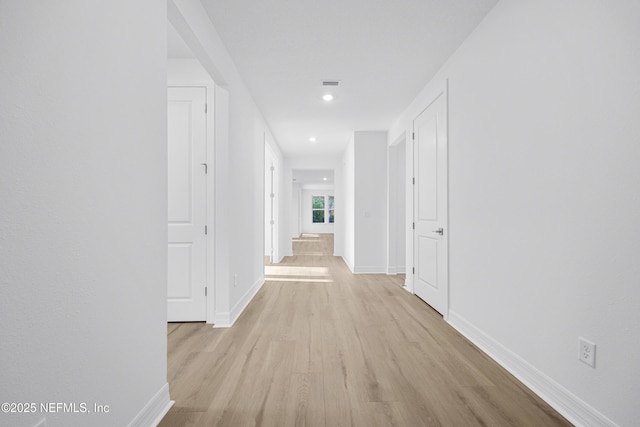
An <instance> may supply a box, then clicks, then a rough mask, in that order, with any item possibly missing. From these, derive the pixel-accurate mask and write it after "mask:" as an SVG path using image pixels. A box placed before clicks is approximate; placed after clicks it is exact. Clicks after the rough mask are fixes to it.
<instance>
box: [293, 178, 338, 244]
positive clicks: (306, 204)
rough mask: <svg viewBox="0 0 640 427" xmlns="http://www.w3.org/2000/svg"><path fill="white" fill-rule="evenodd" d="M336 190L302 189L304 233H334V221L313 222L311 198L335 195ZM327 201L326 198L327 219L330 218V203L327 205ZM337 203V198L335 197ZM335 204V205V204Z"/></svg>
mask: <svg viewBox="0 0 640 427" xmlns="http://www.w3.org/2000/svg"><path fill="white" fill-rule="evenodd" d="M333 195H334V191H333V190H328V189H317V190H309V189H304V190H302V199H301V200H302V201H301V205H300V206H301V207H302V232H303V233H333V232H334V223H329V222H325V223H313V221H312V220H313V218H312V213H311V210H312V209H311V198H312V197H313V196H333ZM326 203H327V201H326V198H325V220H328V218H329V217H328V210H327V209H326V208H327V207H328V205H326ZM334 203H335V199H334ZM334 206H335V205H334ZM336 221H337V216H336Z"/></svg>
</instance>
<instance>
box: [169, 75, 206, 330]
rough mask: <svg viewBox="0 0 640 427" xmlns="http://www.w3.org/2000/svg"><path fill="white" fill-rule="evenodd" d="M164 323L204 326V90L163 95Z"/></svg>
mask: <svg viewBox="0 0 640 427" xmlns="http://www.w3.org/2000/svg"><path fill="white" fill-rule="evenodd" d="M167 95H168V107H167V123H168V128H167V131H168V132H167V134H168V148H169V153H168V167H169V173H168V178H169V225H168V231H169V250H168V262H169V269H168V302H167V319H168V320H169V321H170V322H178V321H203V320H206V294H205V293H206V262H207V242H206V235H205V233H206V232H207V230H206V228H205V227H206V215H207V211H206V197H207V193H206V189H207V187H206V186H207V183H206V172H207V170H206V168H207V165H206V161H207V160H206V159H207V157H206V156H207V151H206V147H207V145H206V142H207V124H206V112H205V108H206V106H205V104H206V88H204V87H170V88H169V89H168V94H167Z"/></svg>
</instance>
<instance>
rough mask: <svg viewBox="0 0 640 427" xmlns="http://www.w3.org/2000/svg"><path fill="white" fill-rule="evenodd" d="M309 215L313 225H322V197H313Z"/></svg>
mask: <svg viewBox="0 0 640 427" xmlns="http://www.w3.org/2000/svg"><path fill="white" fill-rule="evenodd" d="M311 214H312V217H313V222H314V223H317V222H320V223H324V196H313V197H312V198H311Z"/></svg>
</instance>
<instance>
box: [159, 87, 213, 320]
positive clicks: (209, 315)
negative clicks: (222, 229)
mask: <svg viewBox="0 0 640 427" xmlns="http://www.w3.org/2000/svg"><path fill="white" fill-rule="evenodd" d="M167 87H201V88H204V89H205V92H206V98H205V99H206V103H207V110H206V116H205V123H206V126H207V128H206V141H207V142H206V144H207V146H206V150H207V156H206V159H207V169H208V170H207V175H206V184H205V185H206V210H207V214H206V222H207V235H206V237H205V241H206V253H207V255H206V266H205V269H206V285H205V286H206V289H207V294H206V311H205V313H206V319H205V322H206V323H209V324H213V322H214V319H215V307H216V305H215V294H216V289H215V270H214V266H215V256H216V253H215V227H214V224H215V220H214V219H215V215H214V213H215V180H214V179H215V173H214V172H215V169H214V166H215V157H214V153H215V129H214V112H215V108H214V106H215V104H214V90H215V88H214V82H213V81H211V80H197V79H196V80H191V79H188V80H184V79H168V80H167Z"/></svg>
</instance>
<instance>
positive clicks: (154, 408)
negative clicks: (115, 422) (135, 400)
mask: <svg viewBox="0 0 640 427" xmlns="http://www.w3.org/2000/svg"><path fill="white" fill-rule="evenodd" d="M174 403H175V402H174V401H173V400H171V399H170V397H169V384H168V383H165V384H164V385H163V386H162V387H161V388H160V390H158V392H157V393H156V394H155V396H153V397H152V398H151V400H149V402H147V404H146V405H145V406H144V408H142V410H141V411H140V412H139V413H138V415H136V417H135V418H134V419H133V421H131V422H130V423H129V427H149V426H153V427H155V426H157V425H158V424H160V421H162V418H163V417H164V416H165V415H166V414H167V412H169V409H171V407H172V406H173V404H174Z"/></svg>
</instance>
